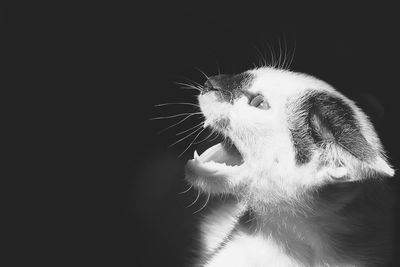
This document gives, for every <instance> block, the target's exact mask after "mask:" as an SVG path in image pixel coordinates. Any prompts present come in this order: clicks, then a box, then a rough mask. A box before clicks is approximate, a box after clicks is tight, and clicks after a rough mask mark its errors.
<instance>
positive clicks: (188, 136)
mask: <svg viewBox="0 0 400 267" xmlns="http://www.w3.org/2000/svg"><path fill="white" fill-rule="evenodd" d="M199 130H201V128H198V129H196V130H195V131H193V132H191V133H190V134H188V135H186V136H185V137H183V138H181V139H179V140H178V141H176V142H174V143H172V144H171V145H169V146H168V147H169V148H170V147H172V146H174V145H176V144H178V143H179V142H181V141H183V140H185V139H186V138H188V137H190V136H192V135H193V134H195V133H196V132H198V131H199ZM203 130H204V129H203ZM200 133H201V132H200ZM185 151H186V150H185ZM181 155H182V154H181ZM179 156H180V155H179ZM179 156H178V157H179Z"/></svg>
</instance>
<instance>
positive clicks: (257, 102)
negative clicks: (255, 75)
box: [250, 95, 270, 109]
mask: <svg viewBox="0 0 400 267" xmlns="http://www.w3.org/2000/svg"><path fill="white" fill-rule="evenodd" d="M250 106H253V107H256V108H262V109H269V108H270V106H269V104H268V102H267V100H265V98H264V96H262V95H257V96H255V97H253V99H251V101H250Z"/></svg>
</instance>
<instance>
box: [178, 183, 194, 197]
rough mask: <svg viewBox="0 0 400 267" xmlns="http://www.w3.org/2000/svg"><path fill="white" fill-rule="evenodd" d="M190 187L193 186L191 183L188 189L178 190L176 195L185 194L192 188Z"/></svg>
mask: <svg viewBox="0 0 400 267" xmlns="http://www.w3.org/2000/svg"><path fill="white" fill-rule="evenodd" d="M192 187H193V185H191V186H189V188H188V189H186V190H185V191H182V192H179V193H178V195H181V194H185V193H187V192H189V190H190V189H192Z"/></svg>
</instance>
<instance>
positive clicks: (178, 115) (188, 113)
mask: <svg viewBox="0 0 400 267" xmlns="http://www.w3.org/2000/svg"><path fill="white" fill-rule="evenodd" d="M190 114H192V115H200V114H202V112H187V113H180V114H176V115H171V116H163V117H154V118H150V120H162V119H171V118H176V117H181V116H185V115H190Z"/></svg>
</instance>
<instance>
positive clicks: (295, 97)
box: [186, 68, 394, 199]
mask: <svg viewBox="0 0 400 267" xmlns="http://www.w3.org/2000/svg"><path fill="white" fill-rule="evenodd" d="M198 100H199V105H200V108H201V111H202V112H203V114H204V117H205V125H207V126H209V127H211V128H212V129H213V130H214V131H217V132H219V133H221V134H222V135H223V136H224V137H226V139H227V140H228V142H227V143H226V144H218V145H216V146H214V147H211V148H210V149H208V150H206V151H205V152H203V153H202V154H201V155H200V156H197V153H195V156H194V159H193V160H190V161H189V162H188V163H187V166H186V179H187V180H188V181H189V182H190V183H191V184H193V185H194V186H196V187H197V188H199V189H201V190H203V191H205V192H209V193H233V194H236V195H250V194H253V195H260V196H263V197H268V196H269V197H270V198H277V199H279V198H287V197H291V196H296V195H298V193H302V192H305V191H307V190H308V189H310V188H314V187H315V186H320V185H322V184H325V183H329V182H334V181H345V180H359V179H363V178H367V177H371V176H374V175H376V174H380V175H387V176H392V175H393V173H394V171H393V170H392V169H391V168H390V166H389V165H388V164H387V163H386V161H385V159H384V156H383V151H382V148H381V145H380V142H379V139H378V137H377V136H376V133H375V131H374V129H373V127H372V126H371V124H370V122H369V121H368V119H367V117H366V116H365V115H364V114H363V113H362V111H360V110H359V109H358V108H357V107H356V106H355V104H354V103H353V102H352V101H350V100H349V99H347V98H346V97H344V96H343V95H341V94H340V93H338V92H337V91H336V90H335V89H333V88H332V87H331V86H330V85H328V84H327V83H325V82H323V81H321V80H318V79H316V78H314V77H311V76H308V75H305V74H300V73H294V72H290V71H284V70H278V69H274V68H260V69H255V70H250V71H247V72H244V73H242V74H238V75H219V76H213V77H211V78H210V79H209V80H208V81H207V82H206V84H205V86H204V88H203V91H202V92H201V94H200V95H199V97H198ZM229 144H232V145H229Z"/></svg>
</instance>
